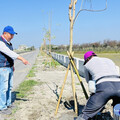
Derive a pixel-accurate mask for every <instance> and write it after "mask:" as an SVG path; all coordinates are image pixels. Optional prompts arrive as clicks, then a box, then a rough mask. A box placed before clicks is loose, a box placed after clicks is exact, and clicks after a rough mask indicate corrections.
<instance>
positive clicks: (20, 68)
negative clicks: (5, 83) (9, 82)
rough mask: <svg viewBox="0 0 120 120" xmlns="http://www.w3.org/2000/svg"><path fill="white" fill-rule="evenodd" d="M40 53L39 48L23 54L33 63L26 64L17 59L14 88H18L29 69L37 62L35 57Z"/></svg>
mask: <svg viewBox="0 0 120 120" xmlns="http://www.w3.org/2000/svg"><path fill="white" fill-rule="evenodd" d="M38 53H39V50H38V49H37V50H35V51H32V52H27V53H23V54H21V56H23V57H24V58H25V59H26V60H28V61H29V62H30V64H31V65H24V64H23V63H22V62H21V61H19V60H15V72H14V79H13V90H14V89H16V88H17V87H18V86H19V84H20V83H21V82H22V81H23V80H24V79H25V77H26V75H27V74H28V72H29V70H30V69H31V68H32V65H33V64H34V63H35V59H36V57H37V55H38Z"/></svg>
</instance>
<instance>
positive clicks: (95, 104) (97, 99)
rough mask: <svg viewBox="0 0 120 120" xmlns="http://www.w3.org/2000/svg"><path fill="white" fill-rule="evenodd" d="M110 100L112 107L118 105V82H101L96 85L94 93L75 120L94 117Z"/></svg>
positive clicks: (119, 94) (119, 92)
mask: <svg viewBox="0 0 120 120" xmlns="http://www.w3.org/2000/svg"><path fill="white" fill-rule="evenodd" d="M110 99H113V104H112V105H113V106H114V105H115V104H118V103H120V82H102V83H100V84H98V85H96V93H95V94H92V95H91V96H90V98H89V99H88V101H87V104H86V106H85V107H84V109H83V111H82V115H80V116H79V117H78V119H77V120H79V119H80V118H83V119H84V120H88V119H89V118H92V117H94V116H95V115H96V114H97V113H98V112H100V111H101V110H102V109H103V107H104V106H105V104H106V103H107V102H108V101H109V100H110Z"/></svg>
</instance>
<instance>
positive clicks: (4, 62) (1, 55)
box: [0, 36, 14, 67]
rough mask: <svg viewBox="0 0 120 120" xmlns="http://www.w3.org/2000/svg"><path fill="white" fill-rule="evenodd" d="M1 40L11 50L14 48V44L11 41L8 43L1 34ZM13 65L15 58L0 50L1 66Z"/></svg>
mask: <svg viewBox="0 0 120 120" xmlns="http://www.w3.org/2000/svg"><path fill="white" fill-rule="evenodd" d="M0 41H2V42H4V43H5V45H6V46H7V47H8V48H9V49H10V50H13V47H12V44H11V43H10V44H8V43H7V42H6V41H5V40H4V39H3V38H2V37H1V36H0ZM13 65H14V60H13V59H12V58H10V57H9V56H8V55H6V54H4V53H3V52H1V51H0V67H12V66H13Z"/></svg>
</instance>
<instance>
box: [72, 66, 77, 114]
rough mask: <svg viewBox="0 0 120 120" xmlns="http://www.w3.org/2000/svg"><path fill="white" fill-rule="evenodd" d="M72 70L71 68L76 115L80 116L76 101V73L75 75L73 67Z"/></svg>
mask: <svg viewBox="0 0 120 120" xmlns="http://www.w3.org/2000/svg"><path fill="white" fill-rule="evenodd" d="M70 68H71V76H72V89H73V97H74V107H75V113H76V114H78V107H77V100H76V92H75V79H74V73H73V68H72V66H71V67H70Z"/></svg>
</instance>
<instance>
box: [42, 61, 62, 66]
mask: <svg viewBox="0 0 120 120" xmlns="http://www.w3.org/2000/svg"><path fill="white" fill-rule="evenodd" d="M42 64H44V65H45V66H46V65H48V66H49V67H50V65H51V67H56V66H59V65H60V63H58V62H57V61H56V60H54V59H52V60H51V62H49V61H44V62H42Z"/></svg>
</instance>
